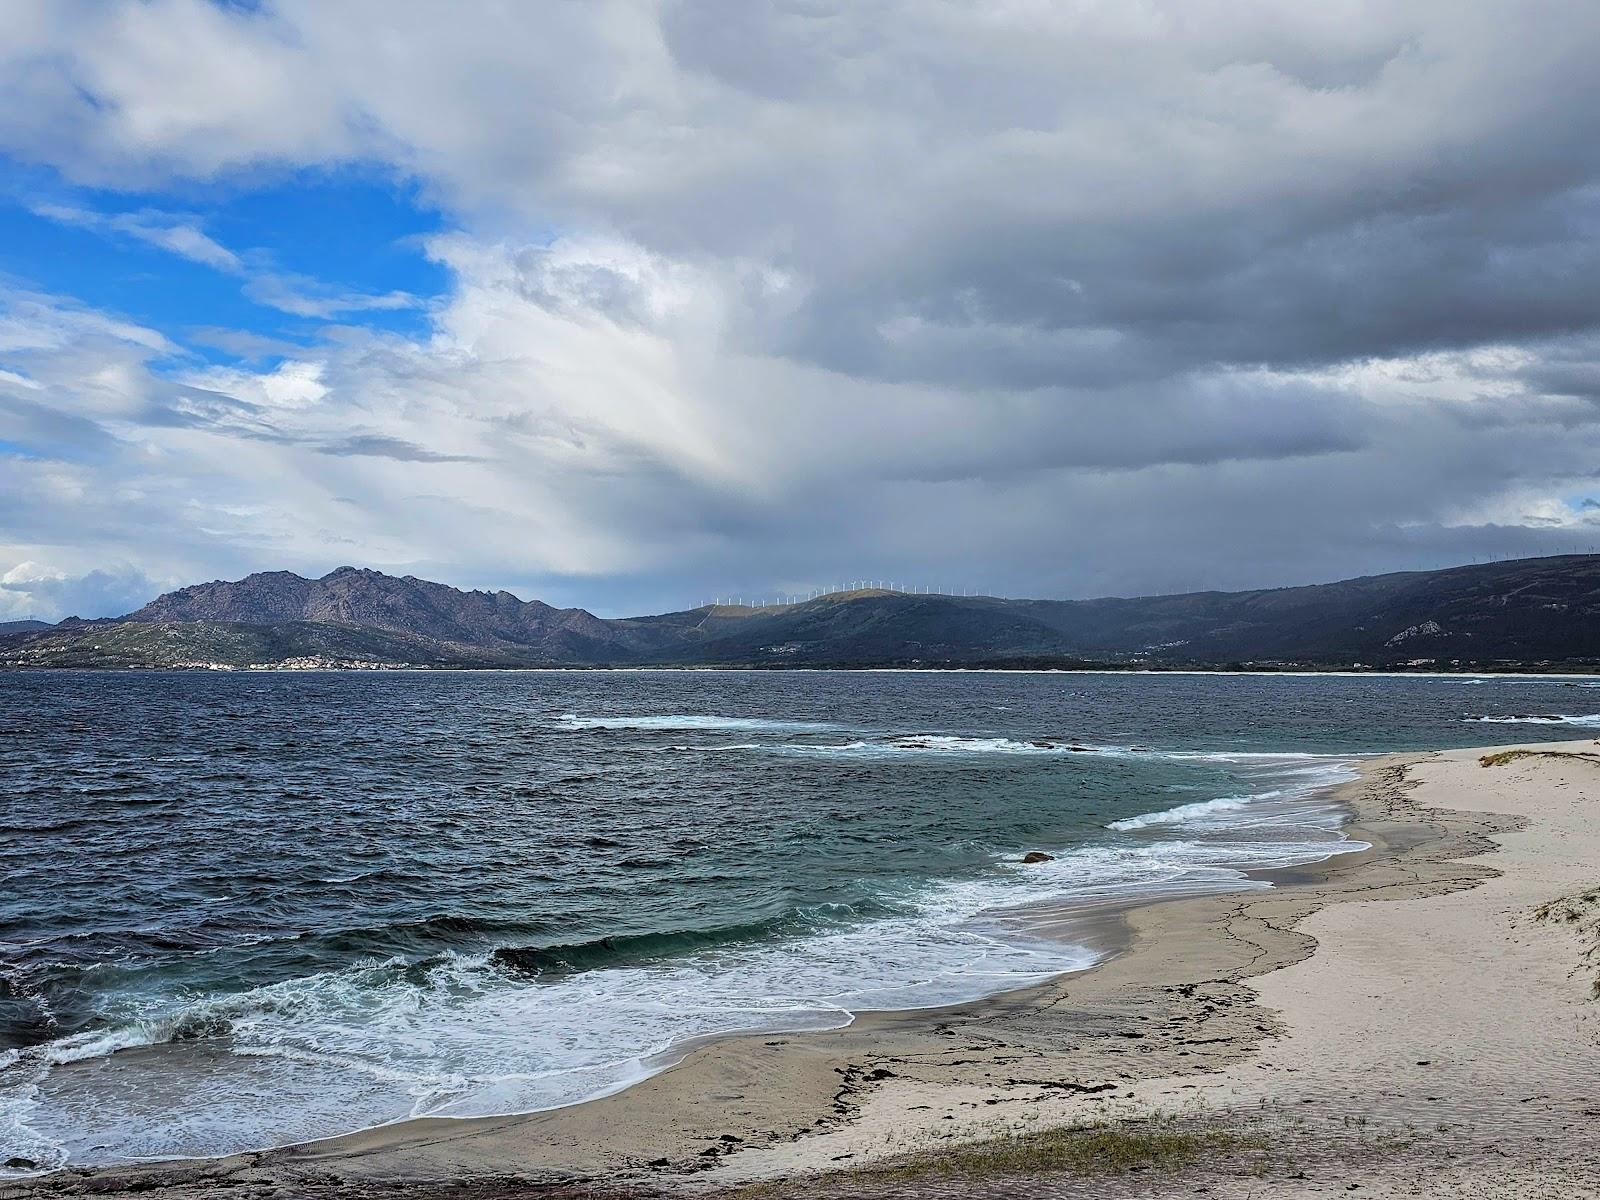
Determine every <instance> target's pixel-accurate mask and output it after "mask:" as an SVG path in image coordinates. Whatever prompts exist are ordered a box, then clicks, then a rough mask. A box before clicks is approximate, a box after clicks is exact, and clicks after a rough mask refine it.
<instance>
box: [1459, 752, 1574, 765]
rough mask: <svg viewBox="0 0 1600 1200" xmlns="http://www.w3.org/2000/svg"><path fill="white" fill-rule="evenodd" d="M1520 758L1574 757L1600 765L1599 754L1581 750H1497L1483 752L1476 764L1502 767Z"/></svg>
mask: <svg viewBox="0 0 1600 1200" xmlns="http://www.w3.org/2000/svg"><path fill="white" fill-rule="evenodd" d="M1522 758H1575V759H1578V760H1579V761H1580V762H1586V763H1592V764H1594V765H1596V766H1600V755H1597V754H1590V753H1587V752H1585V751H1581V750H1580V751H1572V750H1497V751H1496V752H1495V753H1493V754H1485V755H1482V756H1481V757H1479V759H1478V765H1479V766H1480V767H1503V766H1505V765H1506V764H1507V763H1514V762H1516V761H1517V760H1518V759H1522Z"/></svg>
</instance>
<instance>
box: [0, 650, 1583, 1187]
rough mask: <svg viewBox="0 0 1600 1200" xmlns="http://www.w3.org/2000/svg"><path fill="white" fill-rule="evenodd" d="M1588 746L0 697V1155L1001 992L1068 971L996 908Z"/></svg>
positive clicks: (1289, 700) (1347, 730) (582, 1075)
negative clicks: (1375, 756)
mask: <svg viewBox="0 0 1600 1200" xmlns="http://www.w3.org/2000/svg"><path fill="white" fill-rule="evenodd" d="M1596 713H1600V690H1596V689H1595V688H1594V686H1593V685H1592V684H1590V683H1588V682H1587V681H1566V680H1554V679H1541V680H1514V679H1493V680H1471V679H1464V678H1454V677H1452V678H1420V677H1411V678H1399V679H1389V678H1370V677H1364V678H1349V677H1334V676H1317V677H1260V676H1130V675H1051V674H1038V675H1012V674H895V673H793V674H748V673H674V672H619V673H527V674H500V673H486V674H473V673H445V674H382V675H378V674H373V675H366V674H281V675H210V674H135V673H126V674H103V675H65V674H62V675H48V674H31V675H24V674H17V675H5V676H0V733H3V734H4V737H3V739H0V772H3V775H0V778H3V781H4V784H5V789H4V799H3V808H0V825H3V827H0V860H3V866H4V879H5V889H4V892H3V893H0V1159H4V1158H9V1157H12V1156H20V1157H24V1158H27V1159H30V1160H32V1161H34V1162H36V1163H38V1164H39V1165H41V1166H49V1165H55V1164H58V1163H60V1162H64V1161H77V1162H100V1161H109V1160H116V1159H123V1158H129V1157H138V1156H149V1155H173V1154H203V1153H218V1152H224V1151H229V1150H236V1149H242V1148H247V1147H255V1146H262V1145H269V1144H275V1143H280V1142H284V1141H291V1140H299V1139H303V1138H307V1137H314V1136H321V1135H326V1134H331V1133H336V1132H341V1131H344V1130H348V1129H352V1128H357V1127H361V1126H365V1125H371V1124H375V1123H379V1122H382V1121H388V1120H395V1119H400V1118H403V1117H406V1116H409V1115H415V1114H421V1113H438V1114H447V1115H449V1114H455V1115H466V1114H476V1113H491V1112H511V1111H524V1110H529V1109H534V1108H540V1107H547V1106H550V1105H556V1104H562V1103H569V1102H572V1101H575V1100H578V1099H582V1098H584V1097H586V1096H590V1095H595V1094H598V1093H600V1092H603V1091H606V1090H611V1089H614V1088H616V1087H619V1086H625V1085H626V1084H627V1083H628V1082H630V1081H632V1080H634V1079H637V1078H639V1077H641V1076H642V1075H643V1074H645V1073H647V1072H648V1071H649V1070H651V1069H654V1068H655V1067H656V1066H658V1065H659V1064H660V1063H661V1062H662V1061H664V1060H665V1058H668V1057H670V1054H671V1051H672V1048H673V1047H674V1046H676V1045H680V1044H682V1043H683V1042H684V1041H685V1040H687V1039H690V1038H695V1037H700V1036H704V1035H708V1034H715V1033H722V1032H732V1031H735V1030H750V1029H763V1028H808V1027H822V1026H827V1025H835V1024H840V1023H843V1022H845V1021H848V1020H849V1018H850V1014H851V1013H853V1012H858V1011H862V1010H865V1009H873V1008H889V1007H918V1006H924V1005H931V1004H937V1003H945V1002H950V1001H954V1000H960V999H966V998H971V997H975V996H978V995H983V994H987V993H990V992H994V991H998V990H1001V989H1003V988H1006V987H1011V986H1016V985H1019V984H1021V983H1025V982H1029V981H1032V980H1036V979H1039V978H1043V977H1046V976H1048V975H1050V974H1053V973H1055V972H1058V971H1062V970H1070V969H1074V968H1078V967H1081V966H1084V965H1087V964H1088V963H1089V962H1090V961H1092V958H1093V952H1092V951H1091V950H1090V949H1089V948H1088V946H1087V945H1083V946H1078V945H1073V944H1072V943H1071V940H1070V939H1068V940H1067V941H1065V942H1063V941H1059V940H1057V941H1051V942H1044V941H1040V940H1038V939H1037V938H1035V937H1033V936H1032V935H1031V933H1030V931H1029V927H1028V921H1027V920H1026V917H1025V915H1022V916H1019V915H1018V913H1017V911H1016V910H1018V909H1019V908H1021V909H1022V910H1024V912H1025V910H1026V908H1027V907H1028V906H1030V905H1036V904H1041V903H1046V902H1055V901H1058V900H1063V899H1065V900H1081V901H1091V900H1096V901H1098V900H1108V899H1109V900H1114V901H1120V902H1127V901H1132V900H1137V899H1139V898H1141V897H1148V896H1155V895H1166V894H1175V893H1179V892H1185V891H1197V890H1218V889H1224V888H1233V887H1240V886H1247V885H1248V883H1247V880H1246V879H1245V876H1244V874H1243V872H1244V871H1246V870H1248V869H1250V868H1253V867H1262V866H1272V865H1285V864H1289V863H1295V862H1307V861H1312V860H1315V859H1317V858H1321V857H1325V856H1326V855H1328V854H1330V853H1335V852H1337V851H1338V850H1340V849H1342V848H1344V847H1343V846H1342V844H1341V842H1340V840H1339V839H1340V836H1341V835H1340V834H1339V832H1338V824H1339V814H1338V813H1337V812H1336V811H1335V810H1334V809H1333V807H1332V806H1331V804H1330V802H1329V800H1328V798H1327V794H1326V788H1327V787H1328V785H1330V784H1332V783H1335V782H1337V781H1339V780H1340V779H1344V778H1349V777H1350V774H1351V764H1352V762H1353V761H1354V759H1355V757H1356V756H1358V755H1360V754H1363V753H1368V752H1373V751H1382V750H1390V749H1401V748H1415V747H1432V746H1447V745H1466V744H1476V743H1480V742H1503V741H1513V740H1517V739H1519V738H1529V737H1534V736H1537V737H1539V738H1554V737H1558V736H1563V735H1568V734H1570V735H1572V736H1590V737H1592V736H1594V735H1595V728H1594V726H1597V725H1600V717H1597V716H1595V714H1596ZM1482 718H1491V719H1494V720H1495V721H1498V722H1503V723H1501V724H1485V723H1484V722H1483V720H1482ZM1031 849H1043V850H1047V851H1049V852H1050V853H1052V854H1054V855H1055V856H1056V857H1055V860H1054V861H1052V862H1050V863H1046V864H1043V865H1041V866H1037V867H1023V866H1021V865H1020V864H1019V863H1017V861H1016V859H1017V857H1018V856H1019V855H1020V853H1021V852H1023V851H1026V850H1031Z"/></svg>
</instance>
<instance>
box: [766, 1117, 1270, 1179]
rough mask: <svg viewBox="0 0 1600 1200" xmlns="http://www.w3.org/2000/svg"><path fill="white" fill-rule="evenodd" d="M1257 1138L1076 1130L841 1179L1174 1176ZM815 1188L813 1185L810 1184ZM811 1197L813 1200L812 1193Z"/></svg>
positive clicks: (1215, 1132)
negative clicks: (1173, 1171)
mask: <svg viewBox="0 0 1600 1200" xmlns="http://www.w3.org/2000/svg"><path fill="white" fill-rule="evenodd" d="M1260 1144H1261V1143H1260V1141H1259V1139H1257V1138H1254V1137H1250V1136H1246V1135H1244V1134H1240V1133H1235V1132H1232V1131H1230V1130H1220V1129H1204V1130H1185V1129H1172V1128H1164V1127H1161V1126H1159V1125H1157V1126H1129V1125H1109V1124H1108V1125H1077V1126H1066V1127H1063V1128H1059V1129H1045V1130H1039V1131H1036V1132H1030V1133H1024V1134H1010V1135H1007V1136H1003V1137H998V1138H991V1139H988V1140H986V1141H980V1142H972V1143H968V1144H966V1145H961V1146H954V1147H951V1148H949V1149H940V1150H919V1151H916V1152H913V1153H910V1154H906V1155H902V1156H900V1157H896V1158H892V1159H888V1160H885V1161H883V1162H881V1163H877V1164H875V1165H871V1166H862V1167H857V1168H854V1169H852V1170H848V1171H845V1172H842V1173H841V1174H840V1178H846V1177H847V1178H848V1179H849V1180H850V1181H851V1182H852V1183H866V1182H870V1181H876V1182H884V1183H899V1182H914V1181H930V1180H945V1181H950V1180H960V1181H966V1182H979V1181H984V1180H995V1179H1011V1178H1024V1177H1032V1176H1037V1175H1041V1174H1060V1175H1082V1176H1104V1175H1123V1174H1127V1173H1129V1172H1131V1171H1144V1170H1160V1169H1173V1168H1177V1167H1181V1166H1185V1165H1187V1164H1190V1163H1192V1162H1195V1161H1196V1160H1198V1159H1200V1158H1202V1157H1205V1156H1207V1155H1211V1154H1223V1153H1228V1152H1230V1151H1237V1150H1245V1149H1250V1148H1258V1147H1259V1146H1260ZM813 1182H814V1181H813ZM784 1192H785V1188H784V1185H783V1184H782V1183H770V1184H765V1185H762V1184H757V1185H753V1186H751V1187H749V1188H744V1189H741V1190H740V1192H739V1193H738V1195H740V1196H742V1197H757V1196H774V1197H776V1196H781V1195H783V1194H784ZM808 1194H815V1192H810V1193H808Z"/></svg>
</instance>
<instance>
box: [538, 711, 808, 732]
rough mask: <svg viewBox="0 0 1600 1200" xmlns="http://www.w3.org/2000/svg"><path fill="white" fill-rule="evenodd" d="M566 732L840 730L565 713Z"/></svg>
mask: <svg viewBox="0 0 1600 1200" xmlns="http://www.w3.org/2000/svg"><path fill="white" fill-rule="evenodd" d="M557 725H559V726H560V728H562V729H571V730H584V729H637V730H642V731H649V730H695V729H727V730H741V729H742V730H759V729H766V730H773V731H790V732H801V731H804V730H808V729H837V728H839V726H837V725H833V724H830V723H828V722H826V721H770V720H767V719H765V718H762V717H718V716H707V715H702V714H695V713H672V714H668V715H666V716H614V717H584V716H579V715H578V714H577V713H563V714H562V715H561V717H560V718H559V719H558V720H557Z"/></svg>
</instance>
